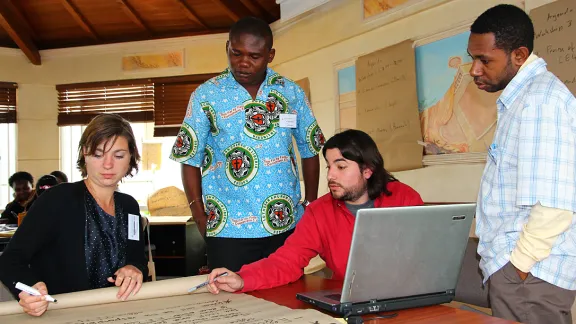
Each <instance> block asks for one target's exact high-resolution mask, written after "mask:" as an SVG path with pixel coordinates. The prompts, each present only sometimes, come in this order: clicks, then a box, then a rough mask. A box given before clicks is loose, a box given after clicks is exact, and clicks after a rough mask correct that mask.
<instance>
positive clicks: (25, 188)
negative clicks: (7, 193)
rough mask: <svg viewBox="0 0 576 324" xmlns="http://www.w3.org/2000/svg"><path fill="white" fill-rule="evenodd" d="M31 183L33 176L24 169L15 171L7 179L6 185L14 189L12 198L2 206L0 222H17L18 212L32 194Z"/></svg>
mask: <svg viewBox="0 0 576 324" xmlns="http://www.w3.org/2000/svg"><path fill="white" fill-rule="evenodd" d="M33 183H34V178H33V177H32V175H31V174H30V173H28V172H25V171H20V172H16V173H14V174H13V175H12V176H11V177H10V178H9V179H8V185H10V187H11V188H12V190H14V200H13V201H12V202H10V203H8V205H6V208H4V211H3V212H2V218H1V219H2V223H4V224H18V214H20V213H21V212H23V211H24V209H25V206H26V202H27V201H28V199H30V196H31V195H32V185H33Z"/></svg>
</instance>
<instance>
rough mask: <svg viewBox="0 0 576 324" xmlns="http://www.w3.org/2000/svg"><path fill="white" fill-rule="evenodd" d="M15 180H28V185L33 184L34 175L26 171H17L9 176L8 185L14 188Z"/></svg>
mask: <svg viewBox="0 0 576 324" xmlns="http://www.w3.org/2000/svg"><path fill="white" fill-rule="evenodd" d="M16 181H28V182H30V185H34V177H33V176H32V175H31V174H30V173H28V172H26V171H19V172H16V173H14V174H13V175H11V176H10V178H8V185H9V186H10V187H11V188H14V182H16Z"/></svg>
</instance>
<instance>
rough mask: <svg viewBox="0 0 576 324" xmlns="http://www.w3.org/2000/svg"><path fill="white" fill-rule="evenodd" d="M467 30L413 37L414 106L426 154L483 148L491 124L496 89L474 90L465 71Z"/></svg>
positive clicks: (490, 133) (487, 143)
mask: <svg viewBox="0 0 576 324" xmlns="http://www.w3.org/2000/svg"><path fill="white" fill-rule="evenodd" d="M469 35H470V32H469V31H466V32H461V33H458V34H456V35H452V36H449V37H446V38H440V39H439V38H438V37H437V38H436V39H433V40H431V41H428V42H426V41H421V42H417V43H416V50H415V52H416V79H417V90H418V110H419V112H420V124H421V128H422V138H423V142H424V143H425V154H428V155H431V154H434V155H435V154H449V153H474V152H486V151H487V149H488V147H489V146H490V144H491V143H492V138H493V136H494V131H495V129H496V100H497V98H498V96H499V95H500V92H496V93H487V92H485V91H482V90H479V89H478V87H476V85H475V84H474V78H473V77H472V76H470V73H469V71H470V68H471V66H472V60H471V58H470V56H469V55H468V53H467V47H468V37H469Z"/></svg>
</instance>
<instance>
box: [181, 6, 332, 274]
mask: <svg viewBox="0 0 576 324" xmlns="http://www.w3.org/2000/svg"><path fill="white" fill-rule="evenodd" d="M272 41H273V40H272V31H271V30H270V27H269V26H268V24H267V23H266V22H264V21H262V20H260V19H257V18H252V17H247V18H243V19H240V20H239V21H238V22H236V23H235V24H234V25H233V26H232V28H231V30H230V36H229V40H228V42H227V44H226V52H227V54H228V60H229V68H228V69H226V70H225V71H224V72H222V73H221V74H220V75H219V76H217V77H215V78H213V79H211V80H208V81H207V82H205V83H204V84H202V85H200V86H199V87H198V88H197V89H196V90H195V91H194V93H193V94H192V95H191V97H190V102H189V105H188V110H187V113H186V117H185V118H184V121H183V123H182V127H181V128H180V131H179V133H178V136H177V139H176V143H175V144H174V147H173V148H172V154H171V158H172V159H173V160H176V161H178V162H181V163H182V181H183V183H184V189H185V192H186V195H187V197H188V201H189V204H190V208H191V210H192V215H193V217H194V220H195V221H196V223H197V224H198V229H199V230H200V232H201V234H202V235H206V245H207V254H208V266H209V267H210V268H217V267H226V268H228V269H230V270H232V271H238V270H239V269H240V268H241V267H242V266H243V265H244V264H248V263H252V262H255V261H258V260H260V259H262V258H265V257H267V256H268V255H269V254H271V253H272V252H274V251H276V249H277V248H278V247H280V246H282V245H283V244H284V240H285V239H286V238H287V237H288V235H290V234H291V233H292V232H293V230H294V226H295V225H296V223H297V222H298V221H299V220H300V218H301V217H302V214H303V212H304V207H305V206H306V204H307V201H312V200H315V199H316V198H317V194H318V177H319V168H320V167H319V166H320V162H319V159H318V153H319V152H320V149H321V148H322V145H323V144H324V136H323V134H322V131H321V130H320V128H319V127H318V123H317V122H316V119H315V118H314V115H313V114H312V110H311V109H310V104H309V101H308V98H306V95H305V94H304V91H303V90H302V89H301V88H300V87H299V86H298V85H297V84H296V83H294V82H293V81H291V80H289V79H287V78H284V77H282V76H281V75H279V74H278V73H276V72H274V71H273V70H272V69H269V68H268V63H270V62H272V60H273V58H274V53H275V52H274V49H273V48H272ZM293 139H295V145H294V144H293ZM294 146H297V148H298V152H299V153H300V156H301V157H302V171H303V180H304V186H305V191H306V192H305V195H306V197H305V198H306V199H305V200H304V202H303V203H302V202H301V198H302V197H301V193H300V176H299V174H298V173H299V171H298V167H297V164H296V154H295V147H294Z"/></svg>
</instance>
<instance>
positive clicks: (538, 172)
mask: <svg viewBox="0 0 576 324" xmlns="http://www.w3.org/2000/svg"><path fill="white" fill-rule="evenodd" d="M471 32H472V33H471V35H470V39H469V42H468V53H469V54H470V56H471V57H472V58H473V60H474V62H473V64H472V67H471V69H470V74H471V75H472V76H473V77H474V81H475V83H476V85H477V86H478V88H479V89H481V90H485V91H488V92H497V91H500V90H503V91H502V93H501V95H500V97H499V98H498V100H497V113H498V126H497V128H496V132H495V134H494V141H493V143H492V145H490V148H489V150H488V157H487V161H486V167H485V169H484V174H483V176H482V182H481V185H480V192H479V195H478V209H477V212H476V218H477V226H476V234H477V235H478V237H479V239H480V242H479V245H478V254H480V256H481V257H482V259H481V261H480V268H481V269H482V272H483V274H484V281H485V282H486V281H488V280H489V297H490V304H491V307H492V311H493V314H494V315H495V316H498V317H503V318H506V319H510V320H515V321H519V322H524V323H572V316H571V313H570V309H571V307H572V304H573V303H574V297H575V290H576V225H575V223H574V217H573V215H574V212H576V99H575V98H574V96H573V95H572V94H571V93H570V91H569V90H568V89H567V88H566V86H565V85H564V84H563V83H562V82H561V81H560V80H559V79H558V78H557V77H556V76H555V75H554V74H552V73H551V72H549V71H548V70H547V69H546V62H545V61H544V60H543V59H541V58H538V57H537V56H536V55H534V54H531V53H532V50H533V45H534V27H533V24H532V21H531V20H530V17H529V16H528V15H527V14H526V13H525V12H524V11H523V10H521V9H520V8H517V7H515V6H512V5H498V6H496V7H493V8H491V9H488V10H487V11H486V12H484V13H483V14H482V15H481V16H480V17H478V19H477V20H476V21H475V22H474V24H473V25H472V27H471Z"/></svg>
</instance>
